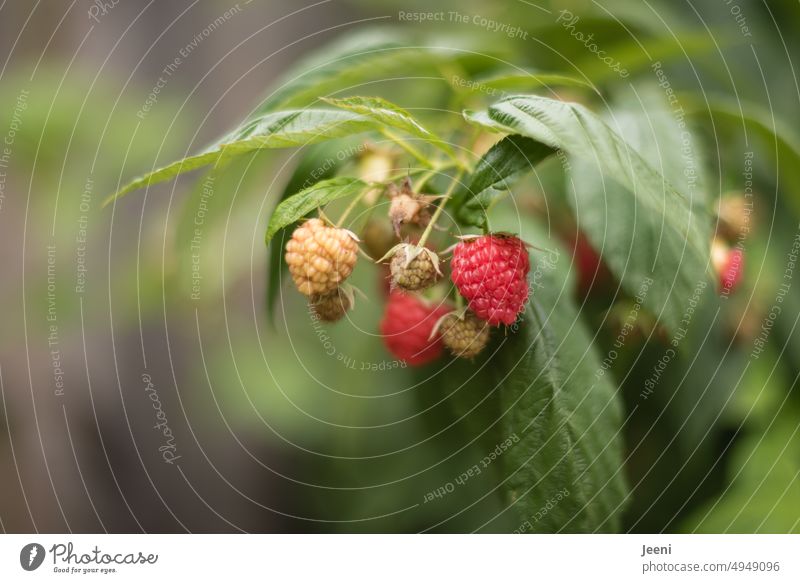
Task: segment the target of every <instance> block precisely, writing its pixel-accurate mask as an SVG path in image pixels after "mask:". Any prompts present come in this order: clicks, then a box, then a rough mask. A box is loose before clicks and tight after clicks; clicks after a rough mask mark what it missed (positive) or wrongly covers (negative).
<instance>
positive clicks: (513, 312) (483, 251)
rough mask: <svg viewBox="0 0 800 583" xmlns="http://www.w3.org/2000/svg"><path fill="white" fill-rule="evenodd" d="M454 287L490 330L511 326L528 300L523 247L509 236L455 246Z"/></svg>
mask: <svg viewBox="0 0 800 583" xmlns="http://www.w3.org/2000/svg"><path fill="white" fill-rule="evenodd" d="M451 269H452V276H453V283H455V284H456V286H457V287H458V291H459V292H460V293H461V295H462V296H464V298H465V299H466V300H467V301H468V302H469V308H470V309H471V310H472V311H473V312H475V315H476V316H478V317H479V318H480V319H482V320H486V321H487V322H489V324H490V325H492V326H499V325H500V324H506V325H510V324H513V323H514V321H515V320H516V319H517V316H518V315H519V314H520V312H522V310H523V309H524V307H525V302H526V301H527V300H528V280H527V277H528V271H530V261H529V260H528V250H527V249H526V248H525V244H524V243H523V242H522V241H520V240H519V239H518V238H517V237H514V236H511V235H497V234H495V235H484V236H482V237H476V238H470V239H465V240H464V241H462V242H461V243H459V244H458V245H456V248H455V250H454V251H453V261H452V263H451Z"/></svg>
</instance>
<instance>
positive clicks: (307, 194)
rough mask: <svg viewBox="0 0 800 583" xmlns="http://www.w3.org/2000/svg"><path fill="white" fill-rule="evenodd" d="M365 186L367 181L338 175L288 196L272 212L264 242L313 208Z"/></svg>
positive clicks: (356, 191) (267, 241)
mask: <svg viewBox="0 0 800 583" xmlns="http://www.w3.org/2000/svg"><path fill="white" fill-rule="evenodd" d="M366 187H367V183H366V182H364V181H362V180H359V179H358V178H348V177H343V176H340V177H337V178H331V179H329V180H322V181H320V182H317V183H316V184H314V185H313V186H309V187H308V188H306V189H305V190H301V191H300V192H298V193H297V194H294V195H292V196H290V197H289V198H287V199H286V200H284V201H283V202H282V203H281V204H279V205H278V207H277V208H276V209H275V212H274V213H272V217H271V218H270V220H269V225H268V226H267V236H266V243H267V244H269V242H270V240H271V239H272V237H274V236H275V233H277V232H278V231H279V230H280V229H282V228H284V227H287V226H289V225H291V224H292V223H294V222H295V221H298V220H300V219H301V218H303V217H304V216H306V215H307V214H308V213H310V212H311V211H313V210H314V209H316V208H319V207H321V206H323V205H325V204H328V203H329V202H331V201H333V200H336V199H339V198H344V197H346V196H350V195H353V194H358V193H359V192H361V191H362V190H364V189H365V188H366Z"/></svg>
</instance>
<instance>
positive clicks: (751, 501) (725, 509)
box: [683, 409, 800, 534]
mask: <svg viewBox="0 0 800 583" xmlns="http://www.w3.org/2000/svg"><path fill="white" fill-rule="evenodd" d="M798 457H800V429H798V425H797V416H796V414H795V412H794V411H792V410H789V409H787V410H782V411H781V412H780V414H778V415H776V416H775V417H773V419H772V420H771V422H770V423H769V425H768V427H767V429H766V431H765V432H761V431H758V432H754V433H753V434H751V435H750V436H749V438H748V439H747V440H745V441H743V442H742V443H741V444H740V445H739V446H738V447H737V449H736V451H735V452H734V454H733V457H732V459H731V461H730V474H731V482H730V484H729V485H728V486H727V487H726V489H725V491H724V492H723V493H722V495H721V496H720V497H719V498H718V499H715V500H714V501H713V502H712V503H710V504H708V505H706V506H705V507H703V508H701V509H700V510H698V511H697V512H696V513H695V514H694V515H693V516H691V517H690V518H689V519H688V520H687V521H686V523H684V525H683V528H684V530H686V531H689V532H702V533H748V534H752V533H780V534H786V533H800V514H798V512H797V509H798V508H800V471H798V466H797V459H798Z"/></svg>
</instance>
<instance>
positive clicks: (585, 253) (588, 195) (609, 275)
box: [115, 41, 748, 531]
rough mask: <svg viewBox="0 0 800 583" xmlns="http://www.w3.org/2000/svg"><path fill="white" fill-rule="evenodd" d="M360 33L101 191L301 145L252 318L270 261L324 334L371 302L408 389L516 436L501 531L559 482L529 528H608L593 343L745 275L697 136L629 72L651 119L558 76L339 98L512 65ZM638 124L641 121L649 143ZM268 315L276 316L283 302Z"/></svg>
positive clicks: (614, 452) (605, 401)
mask: <svg viewBox="0 0 800 583" xmlns="http://www.w3.org/2000/svg"><path fill="white" fill-rule="evenodd" d="M380 46H382V45H381V43H380V42H378V41H376V42H375V45H374V46H373V47H372V48H374V49H375V50H374V52H372V53H371V52H370V51H364V50H363V49H364V47H363V46H359V48H358V50H356V49H354V48H351V49H347V48H342V47H340V49H339V50H341V51H342V52H341V53H334V55H322V56H321V57H320V58H321V59H323V61H325V59H326V58H328V59H333V57H334V56H335V57H336V59H337V60H336V61H335V62H336V66H335V67H332V68H331V70H330V71H327V70H326V69H325V68H317V69H314V73H313V74H311V75H310V78H308V77H307V78H305V79H304V80H303V81H302V82H301V81H293V80H292V78H291V76H290V77H287V79H289V81H288V82H287V83H286V84H284V85H283V86H281V89H280V90H279V91H276V92H274V93H273V94H272V95H271V97H270V98H269V99H267V100H266V101H265V102H264V103H263V104H262V105H261V106H260V107H259V108H258V109H257V111H255V112H254V113H253V115H251V116H250V117H249V118H248V119H246V120H245V121H244V122H243V123H242V124H241V125H240V126H239V127H237V128H235V129H234V130H233V131H231V132H230V133H229V134H228V135H226V136H225V138H224V139H222V140H220V141H219V142H218V143H217V144H214V145H212V146H211V147H209V148H207V149H205V150H204V151H203V152H202V153H200V154H197V155H195V156H190V157H187V158H185V159H183V160H179V161H176V162H174V163H172V164H169V165H167V166H164V167H163V168H160V169H158V170H156V171H154V172H151V173H150V174H148V175H146V176H143V177H141V178H138V179H136V180H134V181H133V182H131V183H130V184H128V185H127V186H125V187H124V188H123V189H122V190H120V192H119V193H117V194H116V195H115V197H119V196H121V195H123V194H125V193H127V192H129V191H131V190H134V189H137V188H141V187H145V186H149V185H151V184H154V183H156V182H160V181H163V180H167V179H171V178H173V177H175V176H177V175H179V174H181V173H183V172H185V171H187V170H190V169H196V168H201V167H209V168H210V169H209V172H211V173H217V172H224V171H225V168H226V165H227V164H228V163H229V162H230V160H231V159H235V158H237V157H242V156H246V155H248V154H253V153H256V152H262V151H266V150H271V149H287V148H302V150H300V154H299V155H298V161H297V162H296V165H295V170H294V174H293V175H292V176H291V177H290V179H289V180H288V183H287V185H286V188H285V190H284V192H282V193H281V194H280V196H277V197H274V196H272V194H271V195H270V198H269V199H268V205H267V206H268V207H269V209H270V210H269V212H268V213H267V217H265V221H266V225H267V226H266V244H267V246H268V249H269V250H268V257H267V263H268V282H267V302H266V303H267V306H266V313H267V315H268V317H270V318H271V317H272V314H273V306H274V305H275V303H276V300H277V298H279V297H280V296H281V294H282V293H283V292H284V291H286V292H287V293H289V290H288V288H289V287H290V286H287V285H284V284H283V283H282V282H283V281H285V280H286V279H287V277H286V276H287V275H288V276H289V279H291V281H292V282H293V284H294V287H295V288H296V290H297V291H299V293H300V294H301V295H302V296H304V301H306V302H307V303H308V307H309V309H310V310H312V311H313V312H314V313H315V314H316V315H317V316H318V319H319V320H321V321H323V322H325V323H326V324H329V325H331V326H334V325H335V326H337V327H342V326H343V327H347V326H350V325H352V324H351V323H350V322H349V319H350V318H349V314H351V313H352V314H355V313H357V312H358V310H359V305H361V304H362V300H359V302H358V304H359V305H356V302H355V301H354V299H355V295H354V291H355V292H357V293H359V295H363V296H365V297H364V298H363V302H364V303H367V304H374V305H379V306H382V311H383V317H382V318H381V319H380V320H378V319H375V320H374V321H372V322H370V323H369V326H368V327H369V329H370V330H371V331H372V334H373V336H372V337H371V338H372V339H373V340H374V341H375V342H381V343H382V344H383V345H384V346H385V351H386V352H385V354H386V356H387V358H393V359H396V361H397V362H399V363H401V364H402V366H403V367H404V368H405V367H406V366H408V367H411V368H416V367H423V366H424V367H425V368H424V370H425V371H426V372H425V373H421V374H422V376H421V377H420V379H421V380H420V382H419V390H424V391H431V392H433V391H440V392H441V393H442V394H443V395H444V397H443V399H442V400H446V399H447V398H451V400H452V401H453V404H455V405H456V406H455V408H454V410H455V411H457V412H458V413H457V414H458V415H464V416H467V417H470V418H472V417H475V416H483V417H482V419H483V420H484V421H485V422H484V423H483V424H481V425H479V427H483V428H485V427H486V426H490V427H492V431H491V432H486V431H482V430H481V431H477V432H475V438H474V439H472V440H471V441H475V440H477V439H478V438H477V436H480V441H481V442H483V441H484V440H487V439H488V441H486V444H491V443H496V442H497V440H498V438H497V436H498V435H505V436H508V435H514V436H516V437H517V438H518V441H519V443H518V444H517V445H515V446H514V447H513V448H511V449H510V450H509V452H508V453H507V454H505V455H503V456H502V457H501V458H500V461H498V463H497V464H496V465H495V466H494V468H495V469H494V470H493V471H497V472H499V474H498V475H499V476H501V479H500V480H498V482H497V486H496V487H493V488H494V489H496V490H497V491H499V492H502V495H503V496H504V498H503V503H502V507H503V509H502V510H501V511H499V512H500V513H501V514H504V513H507V514H506V516H511V515H513V516H514V517H516V518H513V519H509V520H510V522H509V523H510V524H516V523H519V522H520V517H525V516H531V515H533V514H534V513H536V512H537V511H538V509H539V507H540V505H541V504H542V500H547V498H548V496H550V495H551V493H552V492H558V491H561V490H562V489H563V488H564V487H565V484H566V483H567V482H568V483H569V484H571V486H570V487H571V488H573V489H572V490H571V491H570V494H569V496H567V497H565V498H564V500H563V501H562V502H560V503H559V505H558V507H557V508H556V509H554V510H553V511H551V512H549V513H547V516H546V517H545V518H543V519H542V522H541V523H539V524H537V526H536V530H544V531H554V530H560V529H563V530H568V531H597V530H603V531H613V530H617V529H618V528H619V526H620V524H621V520H622V518H621V517H622V514H623V512H624V511H625V508H626V505H627V503H628V490H627V485H626V481H625V479H624V477H623V472H622V471H621V467H622V463H623V454H622V452H623V445H622V442H621V433H620V428H621V425H622V418H623V412H622V403H621V396H620V394H619V391H618V387H617V386H616V381H615V380H614V379H613V378H612V376H613V375H612V374H610V373H608V367H607V366H606V363H607V361H609V360H613V359H611V358H610V357H609V356H606V357H605V359H604V358H603V354H602V352H601V349H602V348H607V347H608V346H612V344H611V342H612V341H608V340H607V338H608V337H612V338H614V337H613V334H615V333H617V330H616V329H615V326H616V323H618V322H619V320H620V319H619V318H618V317H617V316H618V315H619V314H620V313H621V312H623V313H624V312H625V310H628V309H629V306H630V305H631V304H632V302H635V306H636V308H635V310H636V311H635V315H636V322H635V324H630V323H628V322H627V321H625V319H624V317H623V318H622V321H623V322H625V324H624V325H625V326H629V328H630V330H635V331H636V333H637V334H638V336H637V338H645V337H647V338H652V339H653V342H655V343H658V345H659V346H662V347H663V346H665V345H666V346H670V343H671V342H672V343H674V344H675V346H677V345H678V344H679V341H680V340H681V339H682V336H681V334H683V333H684V332H683V331H682V328H683V326H684V324H682V322H684V321H685V319H686V301H687V298H691V297H694V295H696V293H697V291H696V290H698V289H701V290H702V289H705V286H707V287H708V288H713V289H715V290H716V289H718V290H719V291H720V292H724V293H725V294H726V295H730V294H733V292H734V291H737V293H741V291H742V289H743V288H744V289H746V288H747V286H748V283H747V278H746V277H745V276H744V271H743V269H744V261H743V254H742V251H741V250H739V249H735V248H733V246H734V245H735V244H736V241H735V239H736V237H737V236H739V235H741V233H742V229H743V228H744V227H743V226H742V223H743V220H742V205H741V204H740V201H729V202H728V203H726V204H725V205H721V206H719V210H718V211H717V212H718V217H717V216H715V212H714V211H711V210H709V209H710V208H713V207H712V205H711V201H710V200H709V198H710V197H709V195H708V192H707V189H706V188H705V186H704V184H705V183H704V182H703V181H702V180H701V178H702V176H701V174H702V172H703V169H702V168H699V167H695V168H693V169H692V171H691V172H689V171H686V170H685V169H683V168H681V166H680V162H681V156H682V155H685V154H686V152H687V149H688V151H689V152H690V153H691V152H696V151H697V150H698V149H700V148H702V145H701V144H699V143H696V142H695V141H691V140H690V141H689V142H688V143H683V142H682V135H681V132H680V130H679V128H677V127H676V125H675V123H674V120H672V119H671V117H670V116H671V113H670V110H669V103H668V102H667V100H666V99H665V96H664V95H663V93H659V92H658V91H656V90H653V88H652V87H650V86H648V87H647V88H645V89H644V90H643V91H642V99H643V100H644V101H645V102H646V112H647V114H648V115H649V116H651V119H646V118H644V117H643V114H642V112H641V111H638V112H636V111H632V110H631V105H630V103H628V102H625V101H623V100H620V101H618V102H615V101H614V100H613V99H612V110H611V113H610V114H609V113H608V112H606V113H598V112H602V111H603V109H602V107H601V104H602V103H603V102H602V100H600V98H599V97H598V95H597V94H596V92H595V91H594V90H595V89H596V88H594V87H593V86H591V84H589V85H587V84H586V83H585V82H584V81H582V80H580V79H574V78H570V77H568V76H564V75H559V76H557V77H555V76H554V77H552V81H553V83H555V84H556V85H559V84H561V85H568V86H570V87H571V91H573V93H572V96H573V97H574V98H573V99H566V98H564V97H561V96H559V95H557V94H552V93H550V92H548V91H545V90H544V89H543V90H542V91H540V92H538V93H530V92H521V93H519V94H508V95H502V96H499V97H498V93H499V92H490V91H485V92H484V93H483V94H477V95H476V93H475V91H474V88H473V89H470V88H469V87H465V86H464V85H459V84H450V83H444V84H443V85H442V87H440V89H442V90H443V91H445V92H446V93H447V95H448V96H449V97H448V98H449V99H450V102H451V103H455V104H457V109H456V110H455V111H451V112H449V113H448V114H447V115H445V114H441V113H439V114H437V115H431V114H430V112H431V111H434V110H433V109H431V110H430V111H426V109H425V108H424V107H422V108H419V111H418V114H417V111H416V110H413V112H412V110H407V109H404V108H402V107H401V106H400V105H398V104H395V103H393V102H390V101H388V100H387V99H385V98H384V97H381V96H360V95H349V93H351V90H350V89H349V87H350V85H348V84H347V83H346V80H348V79H349V80H350V81H347V82H348V83H349V82H356V81H359V80H363V81H367V80H369V78H370V75H374V74H375V72H376V71H377V70H380V71H381V72H383V73H385V74H387V76H389V75H390V74H391V72H392V68H393V67H402V66H403V63H405V64H408V60H407V59H406V57H408V56H409V54H411V55H412V56H413V57H414V62H415V63H417V62H418V61H420V60H422V61H424V62H425V65H426V66H427V65H432V66H441V67H450V66H453V67H456V66H457V67H460V68H462V69H463V70H465V71H470V74H471V75H472V76H473V77H474V78H475V79H478V78H481V79H486V80H487V81H484V82H483V83H484V85H485V86H486V87H493V86H495V85H496V86H498V87H507V86H516V85H519V84H520V79H519V74H518V73H514V72H510V71H507V70H504V69H502V68H499V67H500V65H499V64H498V63H496V62H493V61H492V60H491V59H490V60H486V59H481V58H477V57H474V56H470V55H469V54H468V52H458V51H447V50H443V49H436V50H434V49H425V48H419V47H417V48H415V49H414V50H413V51H412V53H403V52H400V49H392V48H391V47H388V48H385V49H383V50H386V51H389V52H390V53H389V54H392V51H394V50H397V51H398V52H397V53H396V54H395V55H394V56H396V57H397V58H396V59H387V55H386V54H384V53H383V52H381V50H378V47H380ZM406 50H407V49H406ZM348 51H349V52H348ZM420 53H421V54H420ZM325 62H332V61H325ZM347 67H351V69H348V68H347ZM376 67H380V68H379V69H377V68H376ZM528 81H530V84H531V85H532V86H536V85H537V83H539V81H537V77H536V76H535V75H531V76H529V79H528ZM356 86H357V84H356ZM367 87H369V86H368V85H367ZM334 95H335V97H334ZM397 95H398V94H397V93H396V92H395V96H397ZM395 98H396V99H397V100H398V101H402V93H401V94H400V97H399V98H398V97H395ZM409 100H411V98H410V97H409ZM614 114H617V115H620V116H624V119H625V120H628V123H626V124H617V123H614V120H615V118H614ZM631 120H632V121H631ZM697 122H698V123H699V122H700V120H699V119H698V120H697ZM648 123H654V124H661V125H660V126H659V132H658V133H657V135H656V136H655V137H654V133H653V132H652V131H651V127H650V125H648ZM684 141H685V140H684ZM661 156H667V157H669V159H668V160H666V161H664V160H662V159H661V158H660V157H661ZM551 192H554V193H556V195H550V193H551ZM548 195H550V196H548ZM718 218H719V220H717V219H718ZM712 249H713V253H712ZM359 272H370V275H369V276H368V277H367V280H369V281H372V282H373V284H372V285H370V287H369V288H366V287H365V289H360V290H359V289H357V288H355V287H354V286H353V285H351V284H352V279H353V278H355V276H356V275H357V274H358V273H359ZM351 276H352V277H351ZM376 281H379V285H374V282H376ZM384 284H385V286H386V287H385V288H384ZM387 289H388V292H387ZM598 290H601V291H602V295H603V302H602V306H599V307H598V308H597V309H596V310H595V309H594V307H593V306H594V300H595V299H596V296H597V295H598V294H600V291H598ZM693 294H694V295H693ZM286 305H287V306H291V305H292V303H291V300H289V301H288V302H287V304H286ZM579 306H587V308H586V310H581V309H579ZM593 310H594V311H593ZM609 314H610V315H611V316H609ZM640 314H641V316H640ZM286 318H287V322H288V324H289V325H295V323H297V322H300V321H301V318H302V314H301V313H299V312H297V311H292V310H288V311H287V312H286ZM627 334H628V331H626V335H627ZM618 337H619V336H617V337H616V338H618ZM627 337H633V336H632V333H631V335H630V336H625V337H623V340H622V341H619V340H616V341H617V342H618V345H613V346H614V348H613V351H614V354H615V355H618V354H620V353H624V352H625V346H624V344H625V338H627ZM675 338H678V339H679V341H676V340H675ZM362 341H363V340H362ZM370 341H372V340H370ZM603 342H608V344H606V345H603V344H602V343H603ZM606 354H611V352H609V351H608V350H606ZM321 357H322V356H320V358H321ZM614 358H616V356H615V357H614ZM430 371H434V372H430ZM436 371H440V372H439V373H437V372H436ZM397 374H400V373H399V372H398V373H397ZM425 375H429V376H425ZM437 375H439V376H437ZM431 379H436V380H435V381H431ZM431 382H433V383H434V384H433V386H431ZM447 387H451V388H452V387H454V388H452V390H451V389H448V388H447ZM464 403H467V405H464ZM470 423H471V422H465V424H464V425H466V426H468V430H470V429H469V427H472V426H471V425H470ZM493 440H494V441H493Z"/></svg>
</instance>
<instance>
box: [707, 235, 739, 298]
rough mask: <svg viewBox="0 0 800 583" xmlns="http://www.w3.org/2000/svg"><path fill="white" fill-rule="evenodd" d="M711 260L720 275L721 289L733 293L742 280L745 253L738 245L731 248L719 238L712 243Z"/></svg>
mask: <svg viewBox="0 0 800 583" xmlns="http://www.w3.org/2000/svg"><path fill="white" fill-rule="evenodd" d="M711 262H712V263H713V264H714V269H715V270H716V272H717V275H718V276H719V282H718V284H719V291H720V292H724V293H731V292H732V291H733V290H734V289H736V287H737V286H738V285H739V283H740V282H741V280H742V273H743V271H744V254H743V253H742V250H741V249H739V248H738V247H737V248H735V249H731V248H730V247H728V245H727V244H725V243H724V242H722V241H721V240H719V239H715V240H714V242H713V243H712V244H711Z"/></svg>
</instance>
